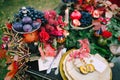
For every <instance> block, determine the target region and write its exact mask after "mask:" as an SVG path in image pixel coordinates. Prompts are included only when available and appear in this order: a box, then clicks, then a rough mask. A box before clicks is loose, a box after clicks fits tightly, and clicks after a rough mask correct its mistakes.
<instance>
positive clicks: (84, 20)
mask: <svg viewBox="0 0 120 80" xmlns="http://www.w3.org/2000/svg"><path fill="white" fill-rule="evenodd" d="M80 13H81V15H82V17H81V19H80V22H81V26H82V27H86V26H89V25H91V24H92V16H91V14H90V13H88V12H86V11H81V12H80Z"/></svg>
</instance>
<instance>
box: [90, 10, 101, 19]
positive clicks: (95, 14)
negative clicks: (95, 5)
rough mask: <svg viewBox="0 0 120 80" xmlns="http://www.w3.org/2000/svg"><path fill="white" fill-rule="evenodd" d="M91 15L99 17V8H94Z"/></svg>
mask: <svg viewBox="0 0 120 80" xmlns="http://www.w3.org/2000/svg"><path fill="white" fill-rule="evenodd" d="M92 16H93V17H94V18H99V17H100V13H99V10H94V11H93V14H92Z"/></svg>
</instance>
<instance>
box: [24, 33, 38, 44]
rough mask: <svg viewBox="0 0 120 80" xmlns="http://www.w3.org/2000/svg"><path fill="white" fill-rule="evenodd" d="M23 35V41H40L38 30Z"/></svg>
mask: <svg viewBox="0 0 120 80" xmlns="http://www.w3.org/2000/svg"><path fill="white" fill-rule="evenodd" d="M23 36H24V38H23V41H25V42H26V43H31V42H35V41H38V39H39V38H38V31H34V32H31V33H27V34H23Z"/></svg>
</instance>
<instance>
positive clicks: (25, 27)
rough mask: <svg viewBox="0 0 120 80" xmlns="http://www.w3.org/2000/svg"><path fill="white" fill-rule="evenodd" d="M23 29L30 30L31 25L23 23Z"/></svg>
mask: <svg viewBox="0 0 120 80" xmlns="http://www.w3.org/2000/svg"><path fill="white" fill-rule="evenodd" d="M23 30H24V31H25V32H30V31H32V26H31V25H30V24H25V25H24V26H23Z"/></svg>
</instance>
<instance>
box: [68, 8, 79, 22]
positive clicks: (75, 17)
mask: <svg viewBox="0 0 120 80" xmlns="http://www.w3.org/2000/svg"><path fill="white" fill-rule="evenodd" d="M70 18H71V19H72V20H73V19H78V20H79V19H80V18H81V13H80V12H79V11H78V10H74V11H73V12H72V13H71V15H70Z"/></svg>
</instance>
